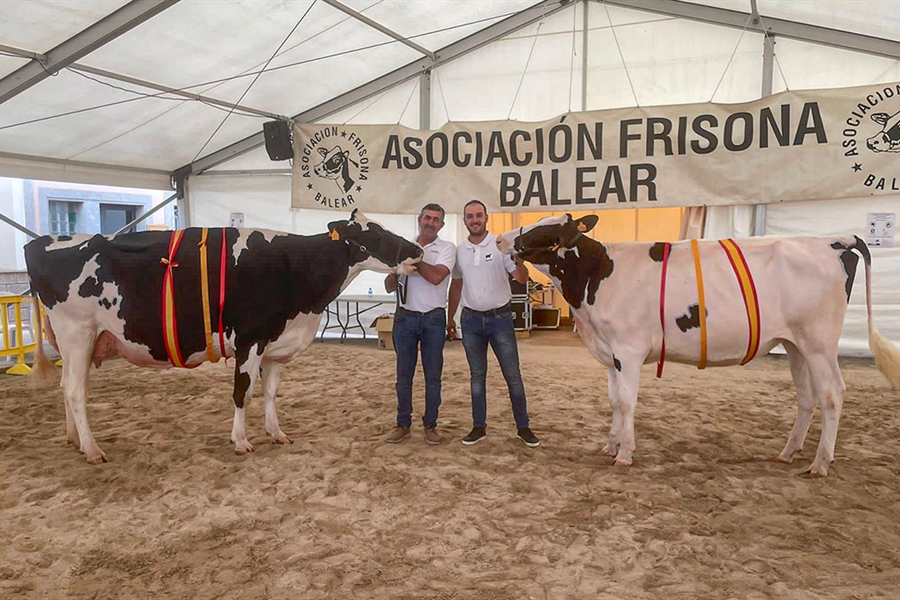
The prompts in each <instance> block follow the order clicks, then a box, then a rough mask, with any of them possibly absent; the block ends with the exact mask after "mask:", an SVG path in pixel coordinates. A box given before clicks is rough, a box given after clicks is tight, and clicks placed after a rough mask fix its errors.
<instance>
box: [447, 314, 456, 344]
mask: <svg viewBox="0 0 900 600" xmlns="http://www.w3.org/2000/svg"><path fill="white" fill-rule="evenodd" d="M447 339H448V340H455V339H456V321H454V320H453V319H450V321H448V322H447Z"/></svg>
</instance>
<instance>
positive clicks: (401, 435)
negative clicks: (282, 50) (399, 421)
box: [384, 425, 409, 444]
mask: <svg viewBox="0 0 900 600" xmlns="http://www.w3.org/2000/svg"><path fill="white" fill-rule="evenodd" d="M408 437H409V427H400V426H399V425H398V426H397V427H394V430H393V431H392V432H390V433H389V434H388V436H387V437H386V438H384V441H385V442H387V443H388V444H399V443H400V442H402V441H403V440H405V439H406V438H408Z"/></svg>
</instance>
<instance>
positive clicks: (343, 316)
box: [319, 294, 397, 343]
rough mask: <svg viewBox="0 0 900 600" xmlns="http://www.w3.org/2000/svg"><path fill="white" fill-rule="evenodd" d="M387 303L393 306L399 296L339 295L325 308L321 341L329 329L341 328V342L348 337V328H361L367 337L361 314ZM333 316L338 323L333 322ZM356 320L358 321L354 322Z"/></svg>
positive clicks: (320, 335)
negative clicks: (360, 317)
mask: <svg viewBox="0 0 900 600" xmlns="http://www.w3.org/2000/svg"><path fill="white" fill-rule="evenodd" d="M342 304H343V305H344V309H343V310H341V305H342ZM385 304H387V305H390V307H391V308H393V307H394V306H396V304H397V297H396V296H393V295H390V296H388V295H372V296H369V295H368V294H358V295H354V294H348V295H341V296H338V297H337V298H335V299H334V300H332V302H331V304H329V305H328V307H327V308H326V309H325V326H324V327H323V328H322V332H321V333H320V334H319V341H324V339H325V332H326V331H327V330H329V329H340V330H341V343H343V342H344V340H345V339H347V330H349V329H360V330H361V331H362V334H363V339H366V326H365V325H363V324H362V321H360V320H359V316H360V315H361V314H363V313H367V312H369V311H370V310H373V309H376V308H378V307H379V306H383V305H385ZM360 305H362V306H360ZM332 316H334V318H335V321H337V323H331V317H332ZM354 320H355V321H356V323H353V321H354Z"/></svg>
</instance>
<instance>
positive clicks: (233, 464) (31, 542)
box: [0, 332, 900, 600]
mask: <svg viewBox="0 0 900 600" xmlns="http://www.w3.org/2000/svg"><path fill="white" fill-rule="evenodd" d="M520 349H521V354H522V364H523V375H524V379H525V384H526V388H527V390H528V396H529V409H530V414H531V420H532V427H533V429H534V431H535V433H537V434H538V436H540V437H541V439H542V445H541V447H540V448H537V449H529V448H527V447H525V446H524V445H523V444H522V443H521V442H520V441H519V440H517V439H516V438H515V426H514V424H513V421H512V415H511V410H510V407H509V401H508V397H507V396H506V395H505V387H504V384H503V381H502V377H501V376H500V373H499V368H498V367H497V365H496V362H495V361H494V362H491V363H490V364H491V367H490V373H489V381H488V392H489V419H488V438H487V439H486V440H485V441H484V442H482V443H481V444H478V445H477V446H474V447H464V446H462V445H461V444H460V439H461V438H462V436H463V435H465V433H466V432H467V431H468V429H469V427H470V426H471V413H470V402H469V393H468V371H467V366H466V362H465V355H464V352H463V349H462V346H461V344H460V343H459V342H454V343H452V344H450V345H448V347H447V349H446V351H445V367H444V395H443V398H444V400H443V402H444V403H443V406H442V409H441V418H440V427H439V429H440V431H441V432H442V434H443V436H444V443H443V444H442V445H440V446H429V445H427V444H426V443H425V441H424V439H423V438H422V429H421V425H420V421H418V422H416V423H415V424H414V429H413V436H412V438H411V439H409V440H406V441H405V442H403V443H402V444H400V445H388V444H385V443H383V441H382V439H383V437H384V436H385V435H386V434H387V433H388V432H389V431H390V429H391V427H392V424H393V420H394V417H395V397H394V393H393V380H394V379H393V369H394V359H393V353H392V352H389V351H384V350H378V349H376V348H375V346H374V344H373V343H372V342H371V341H368V342H361V341H360V342H348V343H345V344H340V343H337V342H336V341H326V342H325V343H324V344H323V343H319V342H316V343H315V344H314V345H313V346H312V347H311V348H310V350H308V351H307V352H306V353H305V354H304V355H302V356H301V357H300V358H298V359H297V360H295V361H294V362H292V363H290V364H289V365H288V366H286V367H285V368H284V370H283V378H282V386H281V390H280V394H279V397H280V400H279V403H278V405H279V414H280V417H281V424H282V428H283V429H284V431H285V432H286V433H287V434H288V435H289V436H291V437H292V438H293V439H294V441H295V444H294V445H293V446H278V445H273V444H271V443H269V441H268V438H267V436H266V434H265V431H264V420H263V406H262V400H261V398H259V397H257V398H256V399H254V403H253V404H251V406H250V408H249V416H248V433H249V437H250V441H251V442H252V443H253V444H254V445H255V446H256V452H254V453H252V454H250V455H247V456H236V455H235V454H234V453H233V451H232V445H231V443H230V441H229V439H228V438H229V435H230V432H231V418H232V413H233V409H232V406H231V404H230V396H231V365H233V363H229V366H227V367H226V366H225V365H224V364H223V363H219V364H215V365H204V366H203V367H200V368H198V369H195V370H193V371H179V370H168V371H154V370H146V369H138V368H137V367H133V366H131V365H128V364H127V363H125V362H124V361H121V360H115V361H110V362H107V363H105V364H104V365H103V366H102V367H101V368H100V369H97V370H94V369H92V380H91V388H92V389H91V394H90V400H89V404H88V411H89V417H90V422H91V426H92V429H93V431H94V433H95V435H96V437H97V441H98V443H99V444H100V446H101V447H102V448H103V449H104V450H105V452H106V453H107V455H108V456H109V458H110V460H111V462H109V463H107V464H105V465H101V466H91V465H88V464H87V463H86V462H85V461H84V459H83V457H82V455H80V454H78V453H77V452H76V451H75V450H74V449H73V448H72V447H70V446H67V445H66V441H65V413H64V409H63V401H62V395H61V392H60V391H59V390H58V389H52V390H49V391H45V392H43V393H40V394H33V393H32V392H31V390H30V386H29V384H28V382H27V381H24V380H22V379H18V378H13V377H8V376H3V377H0V406H2V409H3V413H2V414H3V417H2V419H0V450H2V459H0V523H2V526H0V597H3V598H20V597H21V598H146V597H154V598H179V599H181V598H235V599H241V600H255V599H262V598H285V599H294V598H303V599H307V598H308V599H317V598H340V599H345V598H436V599H451V598H454V599H456V598H459V599H463V598H486V599H506V598H510V599H517V600H518V599H530V598H535V599H548V600H556V599H569V598H572V599H575V598H601V599H606V598H609V599H625V598H628V599H643V598H666V599H673V598H738V599H756V598H796V599H803V600H807V599H816V598H898V597H900V477H898V471H900V467H898V463H897V457H898V455H900V442H898V424H900V417H898V401H900V394H898V393H895V392H892V391H891V390H890V388H889V386H888V384H887V382H885V381H884V380H883V379H882V378H881V377H880V375H879V374H878V372H877V371H876V370H875V369H874V367H873V366H872V365H871V363H870V362H869V361H844V362H843V367H844V368H843V373H844V378H845V380H846V383H847V392H846V400H845V404H844V411H843V416H842V420H841V429H840V433H839V435H838V443H837V449H836V460H835V463H834V465H833V466H832V469H831V472H830V475H829V477H827V478H824V479H806V478H802V477H799V476H798V473H800V472H801V471H802V470H804V469H805V468H806V467H807V466H808V464H809V463H810V462H811V460H812V457H813V454H814V453H815V444H816V443H817V441H818V436H819V428H820V424H821V421H820V418H819V414H818V411H817V414H816V418H815V419H814V421H813V426H812V428H811V431H810V436H809V438H808V439H807V443H806V447H805V449H804V452H803V454H802V455H801V458H800V459H798V460H796V461H795V462H794V464H791V465H785V464H780V463H776V462H773V461H772V459H773V458H774V457H775V456H777V454H778V453H779V451H780V450H781V448H782V447H783V445H784V443H785V441H786V439H787V435H788V432H789V431H790V428H791V425H792V424H793V419H794V416H795V414H796V401H795V399H794V393H793V387H792V384H791V380H790V374H789V372H788V367H787V363H786V361H785V360H784V359H781V358H777V357H764V358H761V359H758V360H757V361H755V362H753V363H751V364H750V365H748V366H746V367H733V368H728V369H710V370H707V371H703V372H700V371H697V370H696V369H694V368H691V367H685V366H681V365H675V364H668V365H667V366H666V373H665V376H664V378H663V379H661V380H657V379H656V378H655V377H654V376H653V375H654V367H652V366H647V367H645V370H644V373H643V377H642V382H641V383H642V390H641V395H640V400H639V405H638V410H637V418H636V435H637V444H638V448H637V452H636V454H635V464H634V466H633V467H630V468H619V467H613V466H612V465H611V462H612V460H611V459H610V458H608V457H604V456H601V455H600V453H599V451H600V448H602V446H603V445H604V444H605V443H606V441H607V436H608V431H609V424H610V418H611V416H610V415H611V413H610V408H609V404H608V402H607V399H606V374H605V372H604V370H603V369H602V368H601V367H600V365H599V364H598V363H596V362H595V361H594V360H593V359H592V358H591V357H590V355H589V354H588V352H587V350H586V349H585V348H584V346H583V345H582V344H581V342H580V340H578V339H577V337H576V336H575V335H574V334H572V333H570V332H537V333H536V334H535V335H534V336H533V337H532V338H530V339H527V340H521V341H520ZM416 398H417V399H416V415H415V416H414V419H419V418H420V417H421V411H422V401H421V398H422V381H421V375H420V376H419V377H418V378H417V393H416Z"/></svg>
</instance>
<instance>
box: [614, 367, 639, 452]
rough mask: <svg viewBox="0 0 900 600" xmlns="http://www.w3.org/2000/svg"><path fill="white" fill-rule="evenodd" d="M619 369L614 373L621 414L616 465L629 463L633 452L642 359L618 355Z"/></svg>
mask: <svg viewBox="0 0 900 600" xmlns="http://www.w3.org/2000/svg"><path fill="white" fill-rule="evenodd" d="M619 363H620V364H621V367H622V368H621V370H620V371H619V372H618V373H616V377H615V380H616V398H617V403H618V405H619V411H618V412H619V414H620V415H621V417H620V418H621V425H620V429H619V432H618V436H617V437H618V442H619V452H618V453H617V454H616V462H615V464H616V465H617V466H628V465H630V464H631V456H632V454H634V449H635V442H634V409H635V408H636V407H637V395H638V385H639V384H640V380H641V364H642V363H643V361H642V360H639V359H636V358H622V357H619Z"/></svg>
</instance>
